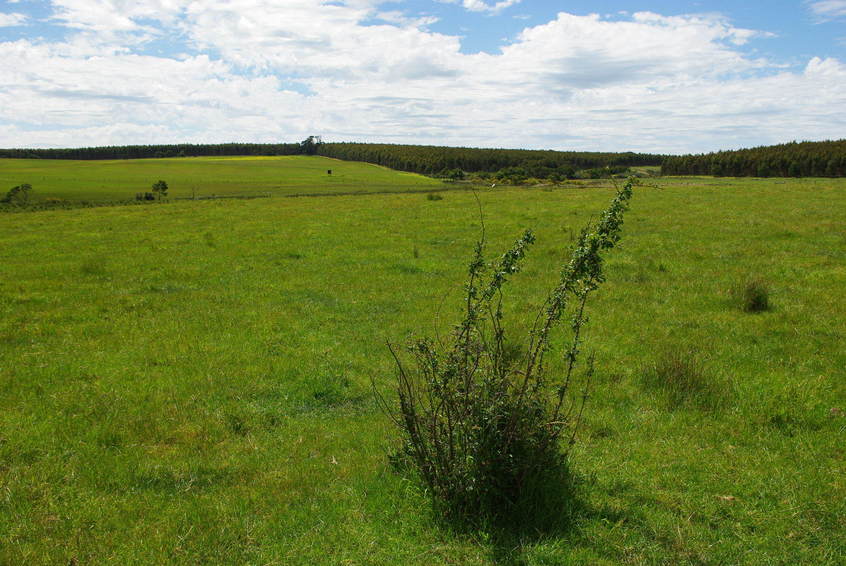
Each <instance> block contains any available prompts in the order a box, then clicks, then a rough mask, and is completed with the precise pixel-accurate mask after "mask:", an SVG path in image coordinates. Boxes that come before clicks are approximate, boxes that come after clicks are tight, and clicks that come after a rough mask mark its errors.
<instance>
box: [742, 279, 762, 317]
mask: <svg viewBox="0 0 846 566" xmlns="http://www.w3.org/2000/svg"><path fill="white" fill-rule="evenodd" d="M734 294H735V297H736V298H737V299H738V300H739V301H740V307H741V308H742V309H743V311H744V312H751V313H755V312H764V311H768V310H770V288H769V285H767V283H766V282H765V281H763V280H761V279H750V280H748V281H747V282H746V283H744V284H743V285H740V286H739V287H738V288H737V289H736V290H735V293H734Z"/></svg>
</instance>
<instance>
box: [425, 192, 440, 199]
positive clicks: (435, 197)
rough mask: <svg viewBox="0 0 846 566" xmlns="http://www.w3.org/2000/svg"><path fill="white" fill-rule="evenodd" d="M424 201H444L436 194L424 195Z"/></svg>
mask: <svg viewBox="0 0 846 566" xmlns="http://www.w3.org/2000/svg"><path fill="white" fill-rule="evenodd" d="M426 200H444V197H443V196H442V195H439V194H438V193H426Z"/></svg>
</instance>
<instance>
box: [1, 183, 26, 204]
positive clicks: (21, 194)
mask: <svg viewBox="0 0 846 566" xmlns="http://www.w3.org/2000/svg"><path fill="white" fill-rule="evenodd" d="M31 192H32V185H30V184H29V183H23V184H22V185H18V186H17V187H12V188H11V189H9V192H7V193H6V196H5V197H4V198H3V199H2V200H0V202H3V203H9V204H16V205H18V206H24V205H26V204H27V203H29V195H30V193H31Z"/></svg>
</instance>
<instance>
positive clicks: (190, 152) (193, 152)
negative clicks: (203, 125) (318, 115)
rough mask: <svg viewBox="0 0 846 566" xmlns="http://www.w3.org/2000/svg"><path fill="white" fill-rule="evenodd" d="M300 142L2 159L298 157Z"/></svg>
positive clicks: (22, 152)
mask: <svg viewBox="0 0 846 566" xmlns="http://www.w3.org/2000/svg"><path fill="white" fill-rule="evenodd" d="M300 153H302V148H301V144H299V143H218V144H189V143H183V144H170V145H121V146H117V145H116V146H103V147H77V148H62V149H0V157H6V158H17V159H81V160H85V159H91V160H95V159H146V158H162V157H214V156H233V155H299V154H300Z"/></svg>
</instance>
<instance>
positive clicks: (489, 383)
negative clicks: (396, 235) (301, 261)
mask: <svg viewBox="0 0 846 566" xmlns="http://www.w3.org/2000/svg"><path fill="white" fill-rule="evenodd" d="M634 184H635V180H634V179H630V180H629V181H627V182H626V183H625V185H624V186H623V187H622V188H621V189H620V190H619V191H618V192H617V195H616V197H615V198H614V200H613V201H612V203H611V205H610V207H609V208H608V209H607V210H606V211H605V212H604V213H603V214H602V215H601V217H600V219H599V221H598V222H596V223H591V224H588V226H586V227H585V228H584V229H583V230H582V231H581V233H580V235H579V237H578V239H577V242H576V245H575V246H574V248H573V252H572V257H571V258H570V260H569V262H567V263H566V264H565V265H564V266H563V267H562V269H561V274H560V277H559V280H558V283H557V284H556V285H555V287H554V288H553V289H552V290H551V292H550V293H549V295H548V297H547V298H546V301H545V303H544V305H543V306H542V307H541V308H540V309H539V312H538V313H537V315H536V317H535V319H534V322H533V323H531V330H530V331H529V334H528V337H527V338H526V340H525V341H524V342H522V343H523V344H525V347H523V348H520V349H518V350H516V351H515V348H514V346H513V345H514V343H515V341H514V339H513V338H514V337H513V336H510V333H508V332H507V331H506V328H504V327H503V310H502V305H503V288H504V286H505V284H506V283H507V282H508V280H509V278H510V277H511V276H512V275H515V274H516V273H518V272H519V271H520V268H521V262H522V261H523V259H524V257H525V255H526V252H527V250H528V249H529V247H530V246H531V245H532V244H533V243H534V241H535V235H534V234H533V233H532V231H531V230H527V231H526V232H525V233H524V234H523V235H522V236H521V237H520V238H519V239H518V240H517V241H516V242H515V243H514V245H513V246H512V247H511V249H509V250H508V251H507V252H505V254H503V255H502V256H501V257H500V258H499V260H498V261H496V262H494V263H493V264H489V263H488V262H487V261H486V260H485V254H484V252H485V234H484V224H483V225H482V235H481V237H480V239H479V241H478V242H477V243H476V246H475V251H474V253H473V259H472V261H471V262H470V265H469V269H468V277H467V283H466V286H465V290H466V294H465V297H464V300H463V308H462V310H463V313H462V318H461V321H460V322H459V323H458V324H457V325H456V327H455V329H454V332H452V333H451V335H450V338H449V340H447V341H446V343H440V342H434V341H432V340H429V339H418V340H414V341H413V342H412V343H411V344H409V345H408V352H409V353H410V360H409V359H408V358H407V357H406V356H403V355H401V352H399V351H398V349H397V348H395V347H394V346H392V345H390V344H389V348H390V351H391V353H392V354H393V356H394V359H395V361H396V366H397V372H396V375H397V392H398V396H399V406H398V408H393V407H392V406H389V405H387V404H386V409H387V410H388V412H389V414H390V415H391V417H392V418H393V420H394V422H395V423H396V425H397V427H398V428H399V430H400V431H401V434H402V438H403V445H402V448H401V450H400V452H399V453H398V454H397V455H396V459H395V461H397V462H402V463H403V464H404V465H405V466H407V467H408V468H409V469H412V470H414V471H415V472H416V474H417V475H418V476H419V477H420V478H421V480H422V482H423V483H424V484H425V487H426V488H427V490H428V492H429V493H430V494H431V496H432V497H433V501H434V503H435V505H436V507H437V509H438V510H439V511H440V512H441V513H442V514H444V515H446V516H447V517H449V518H450V519H452V520H457V521H459V522H461V523H466V524H471V525H477V526H483V525H485V524H490V523H495V522H498V521H500V520H502V519H506V520H507V521H508V522H509V523H513V522H515V521H524V520H534V521H537V519H538V518H539V517H543V516H544V513H545V511H544V509H546V510H547V511H549V512H550V513H558V514H560V513H561V512H562V511H566V509H562V508H561V506H562V505H564V506H566V505H568V504H572V498H571V497H570V496H567V495H565V497H564V499H563V500H562V499H561V498H560V497H559V498H556V497H555V496H554V492H555V490H556V489H557V490H558V493H559V494H560V493H561V490H562V488H564V486H565V484H566V481H565V480H566V479H567V478H568V477H569V475H568V473H567V470H568V453H569V450H570V447H571V446H572V445H573V443H574V442H575V434H576V430H577V429H578V426H579V422H580V421H581V417H582V412H583V410H584V407H585V403H586V401H587V398H588V388H587V385H588V384H589V382H590V377H591V375H592V374H593V356H589V357H588V358H587V360H585V361H584V362H582V360H581V358H582V356H581V346H582V329H583V327H584V325H585V324H586V322H587V316H586V304H587V300H588V297H589V296H590V295H591V293H592V292H593V291H595V290H596V289H597V288H598V287H599V285H600V284H601V283H602V282H603V281H604V276H603V270H602V268H603V258H602V254H603V252H605V251H607V250H609V249H611V248H613V247H614V245H615V244H616V243H617V242H618V241H619V239H620V231H621V228H622V224H623V213H624V212H625V211H626V209H627V208H628V203H629V200H630V199H631V196H632V187H633V185H634ZM568 314H569V317H566V315H568ZM562 321H568V322H569V324H568V325H565V324H562ZM562 328H569V332H570V339H569V341H568V342H567V344H568V345H567V347H566V350H565V351H564V352H563V356H564V368H563V370H562V371H561V372H560V373H554V374H553V373H551V372H549V371H548V369H547V363H546V362H547V360H546V357H547V354H548V353H549V352H550V347H551V338H552V336H553V335H554V333H555V332H556V331H558V330H561V329H562ZM507 334H508V335H509V336H508V339H506V335H507ZM517 343H521V342H520V341H519V340H518V341H517ZM383 401H384V400H383ZM550 506H552V507H554V508H552V509H551V508H550Z"/></svg>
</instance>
